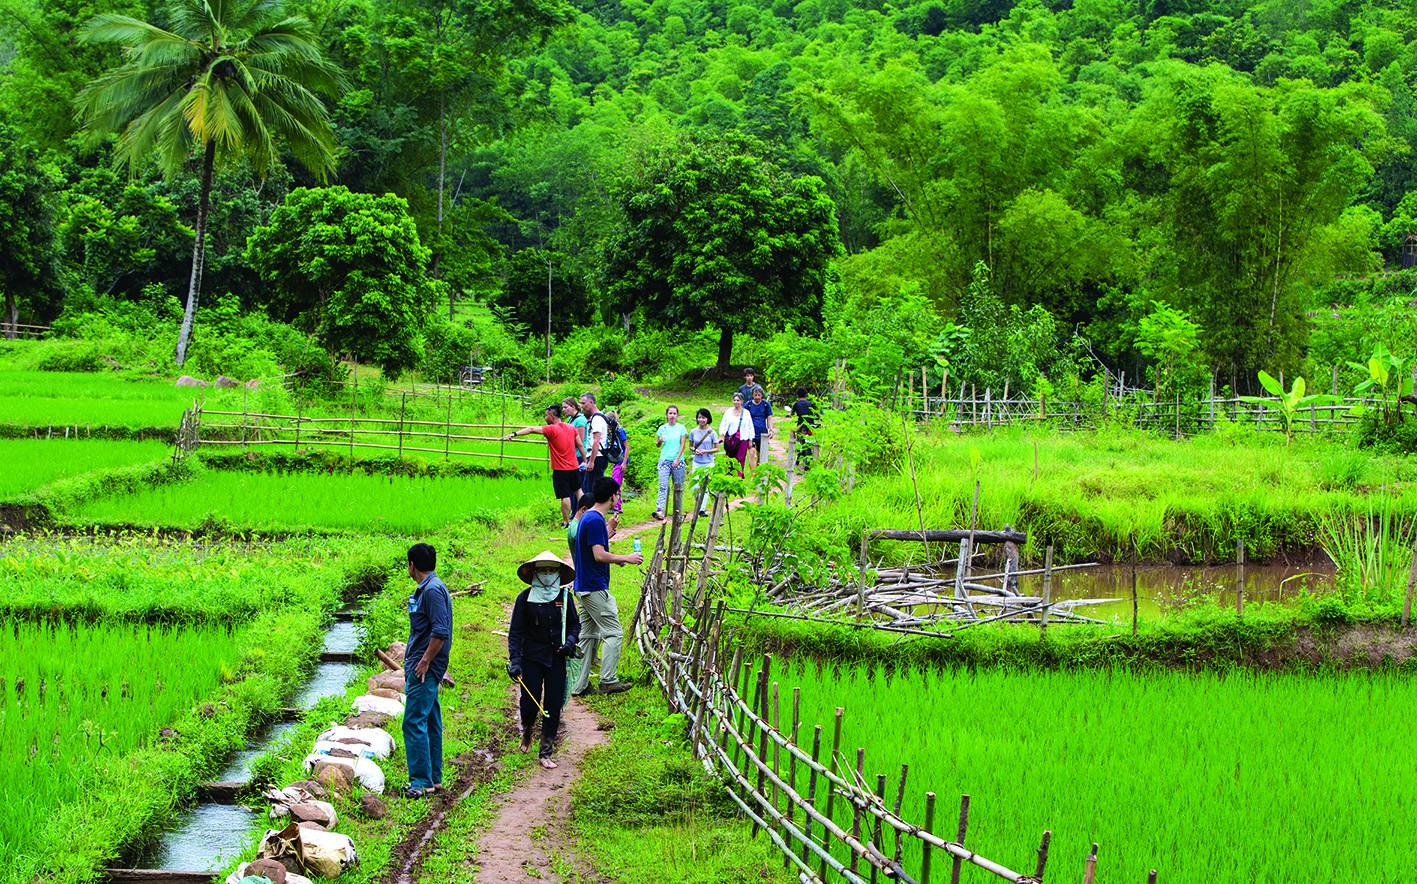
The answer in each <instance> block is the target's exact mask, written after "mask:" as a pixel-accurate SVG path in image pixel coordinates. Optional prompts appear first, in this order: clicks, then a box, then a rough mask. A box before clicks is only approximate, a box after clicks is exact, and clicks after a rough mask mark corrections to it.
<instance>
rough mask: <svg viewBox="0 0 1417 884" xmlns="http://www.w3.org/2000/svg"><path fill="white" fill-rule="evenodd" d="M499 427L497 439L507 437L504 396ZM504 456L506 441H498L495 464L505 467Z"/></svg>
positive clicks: (505, 454)
mask: <svg viewBox="0 0 1417 884" xmlns="http://www.w3.org/2000/svg"><path fill="white" fill-rule="evenodd" d="M501 427H502V429H501V432H499V433H498V434H497V435H498V436H499V437H503V436H506V435H507V397H506V396H505V395H504V396H502V424H501ZM606 441H607V442H608V441H609V440H606ZM506 456H507V440H506V439H499V441H498V442H497V463H498V465H499V466H501V465H505V458H506Z"/></svg>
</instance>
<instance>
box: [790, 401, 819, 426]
mask: <svg viewBox="0 0 1417 884" xmlns="http://www.w3.org/2000/svg"><path fill="white" fill-rule="evenodd" d="M792 413H793V414H795V415H797V432H799V433H807V432H811V431H812V429H813V428H814V427H816V426H817V406H815V405H813V404H812V401H811V400H810V399H798V400H797V401H796V402H794V403H792Z"/></svg>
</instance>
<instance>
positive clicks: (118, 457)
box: [0, 439, 171, 500]
mask: <svg viewBox="0 0 1417 884" xmlns="http://www.w3.org/2000/svg"><path fill="white" fill-rule="evenodd" d="M170 452H171V446H169V445H167V444H166V443H163V442H128V441H110V440H95V439H5V440H0V463H4V464H5V469H3V470H0V500H13V499H14V498H15V497H16V496H17V495H20V494H24V493H27V492H30V491H34V490H35V489H37V488H40V487H42V486H44V485H48V484H49V483H50V482H53V481H54V480H56V479H63V478H67V477H69V476H78V475H81V474H83V473H90V472H93V471H95V470H102V469H109V468H112V467H123V466H131V465H133V464H141V463H153V462H156V461H158V460H161V459H162V458H163V457H164V456H166V455H167V454H169V453H170Z"/></svg>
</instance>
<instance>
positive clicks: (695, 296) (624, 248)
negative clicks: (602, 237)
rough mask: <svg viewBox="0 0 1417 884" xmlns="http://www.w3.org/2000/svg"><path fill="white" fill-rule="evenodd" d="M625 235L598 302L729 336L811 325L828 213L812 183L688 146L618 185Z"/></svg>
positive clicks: (827, 244) (709, 147) (827, 255)
mask: <svg viewBox="0 0 1417 884" xmlns="http://www.w3.org/2000/svg"><path fill="white" fill-rule="evenodd" d="M615 192H616V195H617V198H618V201H619V203H620V207H621V209H622V210H623V212H624V214H625V219H626V225H625V227H624V229H623V230H621V231H620V232H619V234H618V235H616V236H615V237H614V238H613V239H612V241H611V244H610V246H609V253H608V259H607V263H608V268H607V277H608V285H607V293H608V295H609V297H610V298H611V300H612V301H613V302H614V303H615V304H616V305H617V306H618V308H619V309H620V310H622V311H623V312H626V313H631V312H635V311H643V313H644V315H645V316H646V317H648V318H650V319H651V320H652V321H654V322H655V323H656V324H666V325H674V326H676V327H678V328H682V329H697V328H702V327H704V326H713V327H716V328H718V329H719V331H720V343H719V356H718V365H719V367H720V368H724V367H727V365H728V363H729V360H730V358H731V356H732V341H733V335H734V333H735V332H738V331H756V330H758V329H760V328H762V329H767V328H775V327H780V326H781V325H784V324H791V323H796V324H802V325H807V326H811V325H815V324H816V323H818V322H820V311H821V303H822V292H823V289H824V287H825V285H826V271H827V262H828V261H829V260H830V259H831V258H832V257H834V256H835V255H836V254H837V253H838V252H840V250H841V246H840V242H839V240H838V239H837V236H836V210H835V208H834V207H833V206H832V203H831V200H830V198H828V197H827V196H826V194H825V192H824V190H823V187H822V183H821V181H820V180H818V179H816V178H793V177H791V176H789V175H786V174H784V173H783V172H781V171H779V170H778V169H777V168H776V167H775V166H774V165H773V164H771V163H769V162H768V161H766V160H764V159H762V158H761V146H760V145H758V144H756V143H754V142H753V141H751V140H749V139H745V138H739V137H725V138H719V139H708V138H703V137H697V136H692V137H686V138H681V139H678V140H677V141H675V142H672V143H670V144H667V145H665V146H663V147H661V148H659V149H658V150H656V151H654V152H653V153H651V154H649V155H648V156H646V157H645V158H644V160H643V162H642V163H641V164H640V166H639V168H638V169H636V170H635V171H632V172H631V173H630V174H629V175H627V176H626V177H625V178H623V179H621V180H620V181H619V182H618V183H617V185H616V191H615Z"/></svg>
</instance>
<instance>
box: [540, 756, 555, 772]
mask: <svg viewBox="0 0 1417 884" xmlns="http://www.w3.org/2000/svg"><path fill="white" fill-rule="evenodd" d="M540 761H541V766H542V767H544V768H546V769H547V770H555V769H556V762H554V761H552V760H551V759H550V758H542V759H540Z"/></svg>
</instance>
